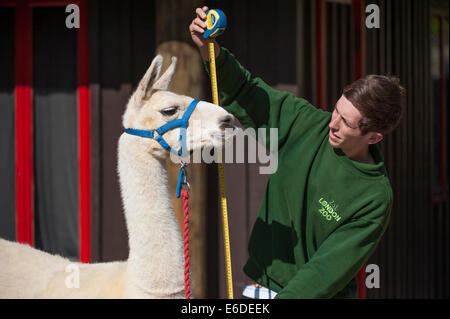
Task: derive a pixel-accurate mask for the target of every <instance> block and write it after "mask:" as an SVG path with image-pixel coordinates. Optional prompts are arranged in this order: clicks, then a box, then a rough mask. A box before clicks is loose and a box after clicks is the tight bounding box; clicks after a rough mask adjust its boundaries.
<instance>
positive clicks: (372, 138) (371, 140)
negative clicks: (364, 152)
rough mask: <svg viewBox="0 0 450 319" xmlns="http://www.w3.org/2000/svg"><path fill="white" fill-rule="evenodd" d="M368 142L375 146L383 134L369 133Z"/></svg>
mask: <svg viewBox="0 0 450 319" xmlns="http://www.w3.org/2000/svg"><path fill="white" fill-rule="evenodd" d="M369 134H370V136H369V141H368V144H377V143H379V142H381V140H382V139H383V134H381V133H378V132H370V133H369Z"/></svg>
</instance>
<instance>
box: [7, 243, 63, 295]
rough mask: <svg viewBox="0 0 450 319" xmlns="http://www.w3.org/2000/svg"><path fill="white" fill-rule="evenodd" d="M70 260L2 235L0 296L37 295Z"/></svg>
mask: <svg viewBox="0 0 450 319" xmlns="http://www.w3.org/2000/svg"><path fill="white" fill-rule="evenodd" d="M68 263H70V261H69V260H68V259H65V258H63V257H60V256H53V255H50V254H48V253H45V252H43V251H40V250H37V249H35V248H32V247H30V246H28V245H24V244H19V243H15V242H11V241H7V240H4V239H1V238H0V298H35V297H37V296H38V295H39V294H40V293H41V292H42V291H43V290H44V289H45V288H46V287H47V285H48V283H49V281H50V280H51V278H52V277H53V275H54V274H55V272H57V271H58V270H60V269H64V268H65V265H67V264H68Z"/></svg>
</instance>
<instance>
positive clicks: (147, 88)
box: [134, 55, 163, 105]
mask: <svg viewBox="0 0 450 319" xmlns="http://www.w3.org/2000/svg"><path fill="white" fill-rule="evenodd" d="M162 62H163V58H162V56H161V55H157V56H156V57H155V58H154V59H153V61H152V64H151V65H150V67H149V68H148V70H147V72H145V75H144V77H143V78H142V80H141V82H139V85H138V87H137V89H136V92H134V100H135V102H136V103H137V104H138V105H141V104H142V102H143V101H144V100H147V99H148V98H150V96H151V95H152V91H153V89H154V84H155V82H156V80H157V79H158V77H159V73H160V72H161V66H162Z"/></svg>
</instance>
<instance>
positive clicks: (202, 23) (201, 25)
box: [194, 18, 206, 28]
mask: <svg viewBox="0 0 450 319" xmlns="http://www.w3.org/2000/svg"><path fill="white" fill-rule="evenodd" d="M194 24H196V25H198V26H199V27H200V28H206V23H205V22H204V21H203V20H202V19H200V18H195V19H194Z"/></svg>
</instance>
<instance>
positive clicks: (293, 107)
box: [189, 7, 405, 298]
mask: <svg viewBox="0 0 450 319" xmlns="http://www.w3.org/2000/svg"><path fill="white" fill-rule="evenodd" d="M207 9H208V8H207V7H203V8H201V9H200V8H198V9H197V10H196V14H197V17H196V18H195V19H194V20H193V21H192V24H191V25H190V26H189V30H190V32H191V36H192V40H193V41H194V43H195V44H196V45H197V46H198V47H199V50H200V53H201V55H202V57H203V59H204V60H205V61H207V60H208V59H209V56H208V47H207V42H206V41H205V40H204V39H203V38H202V34H203V31H204V29H205V27H206V24H205V22H204V19H205V18H206V15H205V12H206V11H207ZM215 47H216V66H217V76H218V84H219V93H220V101H221V104H222V105H221V106H222V107H224V108H225V109H226V110H227V111H229V112H231V113H232V114H234V115H235V116H236V118H237V119H238V120H239V121H240V122H241V124H242V125H243V126H244V127H245V128H247V127H252V128H254V129H255V130H256V129H257V128H259V127H267V128H277V129H278V150H279V151H278V163H279V165H278V170H277V171H276V172H275V173H274V174H272V175H271V176H270V179H269V182H268V184H267V188H266V191H265V194H264V198H263V201H262V203H261V207H260V209H259V213H258V217H257V220H256V222H255V224H254V226H253V230H252V234H251V237H250V241H249V246H248V250H249V259H248V261H247V263H246V265H245V267H244V272H245V273H246V274H247V275H248V276H249V277H250V278H252V279H253V280H255V281H256V282H257V283H258V284H259V285H262V286H264V287H267V288H268V289H270V290H273V291H275V292H276V293H277V295H276V298H356V297H357V284H356V279H355V275H356V274H357V272H358V270H359V269H361V267H362V266H363V265H364V264H365V263H366V261H367V260H368V258H369V257H370V256H371V255H372V253H373V252H374V250H375V248H376V247H377V245H378V242H379V241H380V239H381V237H382V235H383V233H384V232H385V230H386V228H387V226H388V224H389V218H390V212H391V208H392V202H393V198H392V189H391V187H390V184H389V180H388V178H387V173H386V170H385V167H384V163H383V157H382V155H381V152H380V149H379V147H378V146H377V145H376V144H377V143H378V142H380V141H381V140H382V138H383V136H384V135H385V134H388V133H390V132H391V131H392V130H393V129H394V128H395V127H396V126H397V125H398V123H399V121H400V118H401V114H402V108H403V104H404V98H405V90H404V88H403V87H402V86H401V85H400V84H399V81H398V79H397V78H393V77H387V76H378V75H369V76H366V77H365V78H363V79H360V80H358V81H355V82H354V83H352V84H351V85H349V86H348V87H346V88H345V89H344V92H343V94H342V96H341V98H340V99H339V100H338V101H337V103H336V105H335V107H334V110H333V112H332V113H329V112H324V111H321V110H319V109H317V108H315V107H314V106H312V105H311V104H310V103H309V102H308V101H306V100H304V99H301V98H297V97H295V96H294V95H292V94H289V93H287V92H279V91H276V90H274V89H272V88H271V87H269V86H268V85H267V84H266V83H264V82H263V81H262V80H261V79H259V78H252V77H251V75H250V73H249V72H248V71H247V70H245V69H244V68H243V67H242V66H241V65H240V64H239V63H238V62H237V61H236V59H235V58H234V56H233V55H232V54H231V53H230V52H229V51H228V50H227V49H225V48H220V47H219V46H218V45H217V43H215ZM205 66H206V69H207V70H208V64H207V63H206V62H205ZM266 145H270V142H269V140H268V138H267V141H266Z"/></svg>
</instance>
